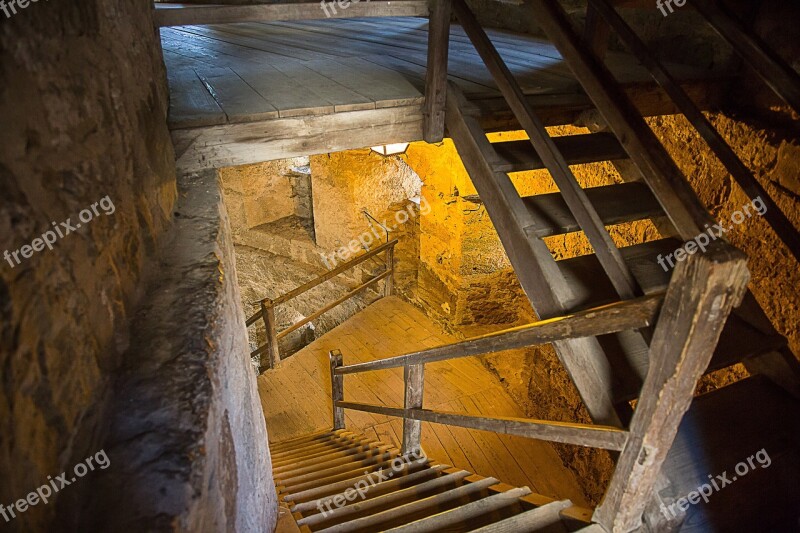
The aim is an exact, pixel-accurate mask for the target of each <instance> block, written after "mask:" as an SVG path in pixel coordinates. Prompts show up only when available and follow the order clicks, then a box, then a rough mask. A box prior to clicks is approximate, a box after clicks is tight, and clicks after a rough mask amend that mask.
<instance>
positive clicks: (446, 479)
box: [297, 470, 470, 526]
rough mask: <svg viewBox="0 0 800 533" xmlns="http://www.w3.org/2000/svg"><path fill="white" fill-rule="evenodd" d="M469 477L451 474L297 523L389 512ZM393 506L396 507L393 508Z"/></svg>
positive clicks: (457, 473)
mask: <svg viewBox="0 0 800 533" xmlns="http://www.w3.org/2000/svg"><path fill="white" fill-rule="evenodd" d="M469 475H470V473H469V472H467V471H466V470H461V471H459V472H453V473H451V474H445V475H442V476H439V477H435V478H433V479H430V480H427V481H425V482H423V483H420V484H418V485H412V486H410V487H406V488H403V489H400V490H396V491H393V492H390V493H388V494H382V495H381V496H376V497H375V498H370V499H365V500H363V501H359V502H355V503H353V504H350V505H345V506H343V507H338V508H335V509H333V510H331V511H330V512H328V513H327V514H322V513H320V514H314V515H311V516H308V517H305V518H302V519H301V520H299V521H298V522H297V523H298V525H301V526H302V525H309V526H312V525H313V526H316V525H319V524H323V523H325V522H334V523H339V524H341V523H342V521H343V519H347V518H348V517H353V516H354V515H359V514H362V513H364V512H365V511H369V510H374V509H381V510H380V511H379V512H384V511H388V510H390V509H393V508H394V507H398V506H399V505H396V504H401V505H405V504H407V503H411V502H414V501H417V500H418V498H419V496H420V495H422V494H425V493H426V492H428V491H435V490H441V489H442V488H443V487H447V486H452V485H454V484H457V483H458V481H460V480H462V479H464V478H465V477H468V476H469ZM393 505H394V507H392V506H393ZM375 514H378V513H375ZM370 516H371V515H370ZM354 519H357V518H354ZM351 521H352V520H351Z"/></svg>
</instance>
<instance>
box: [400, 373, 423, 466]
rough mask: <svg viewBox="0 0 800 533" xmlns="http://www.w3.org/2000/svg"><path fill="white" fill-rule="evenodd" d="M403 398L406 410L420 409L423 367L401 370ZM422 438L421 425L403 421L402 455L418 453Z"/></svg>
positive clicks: (408, 419) (406, 420) (407, 419)
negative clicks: (403, 389) (403, 383)
mask: <svg viewBox="0 0 800 533" xmlns="http://www.w3.org/2000/svg"><path fill="white" fill-rule="evenodd" d="M403 379H404V381H405V398H404V401H403V405H404V406H405V408H406V410H408V409H422V398H423V394H424V391H425V365H406V367H405V368H404V369H403ZM421 438H422V424H421V423H420V421H419V420H414V419H412V418H404V419H403V448H402V452H403V454H404V455H405V454H409V453H413V452H416V451H418V450H419V449H420V448H419V447H420V439H421Z"/></svg>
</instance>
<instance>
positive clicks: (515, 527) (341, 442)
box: [270, 430, 591, 533]
mask: <svg viewBox="0 0 800 533" xmlns="http://www.w3.org/2000/svg"><path fill="white" fill-rule="evenodd" d="M270 453H271V454H272V464H273V473H274V478H275V484H276V487H277V490H278V495H279V499H280V505H281V506H282V507H284V508H287V509H288V510H289V511H290V512H291V514H292V516H293V518H294V520H295V522H296V524H297V527H298V528H299V531H302V532H311V531H314V532H318V531H319V532H323V531H324V532H326V533H334V532H348V533H349V532H364V533H367V532H369V533H372V532H375V531H398V532H399V531H406V532H426V531H430V532H438V531H451V532H459V531H480V532H485V533H488V532H495V533H500V532H514V533H516V532H523V531H530V532H534V531H547V532H565V533H566V532H570V531H591V529H590V528H591V523H590V518H591V511H590V510H589V509H582V508H579V507H576V506H574V505H572V503H571V502H569V500H564V501H556V500H553V499H551V498H547V497H545V496H542V495H539V494H534V493H532V492H531V491H530V489H528V488H527V487H512V486H510V485H506V484H504V483H501V482H500V481H498V480H497V479H494V478H491V477H488V478H487V477H482V476H479V475H475V474H472V473H470V472H467V471H466V470H461V469H459V468H453V467H451V466H449V465H443V464H439V463H436V462H435V461H433V460H432V459H430V458H428V457H425V456H424V455H423V454H422V453H415V454H408V455H405V456H403V455H402V454H401V452H400V451H399V450H397V449H395V448H393V447H391V446H388V445H385V444H382V443H381V442H377V441H375V440H373V439H366V438H364V437H363V436H361V435H358V434H355V433H351V432H349V431H344V430H335V431H327V432H324V433H320V434H315V435H308V436H305V437H301V438H298V439H294V440H291V441H286V442H282V443H278V444H273V445H271V446H270Z"/></svg>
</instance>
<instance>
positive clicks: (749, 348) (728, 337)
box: [557, 238, 786, 402]
mask: <svg viewBox="0 0 800 533" xmlns="http://www.w3.org/2000/svg"><path fill="white" fill-rule="evenodd" d="M681 245H682V243H681V241H679V240H678V239H673V238H667V239H660V240H656V241H651V242H646V243H642V244H636V245H634V246H627V247H623V248H620V253H621V254H622V257H623V258H624V259H625V262H626V264H628V266H629V268H630V269H631V272H632V273H633V275H634V277H635V278H636V281H637V282H638V283H639V286H640V287H641V288H642V290H643V291H644V293H645V294H653V293H656V292H660V291H664V290H666V289H667V286H668V285H669V280H670V277H671V275H672V270H670V271H664V269H663V268H662V267H661V266H659V264H658V262H657V257H658V255H659V254H662V255H666V254H668V253H671V252H673V251H674V250H675V249H677V248H678V247H680V246H681ZM557 264H558V266H559V268H560V270H561V272H562V274H564V277H565V278H566V280H567V282H568V283H569V284H570V286H571V287H572V288H573V290H574V291H575V293H576V295H577V297H576V300H575V301H574V303H573V307H572V308H571V309H570V311H577V310H579V309H588V308H591V307H596V306H599V305H603V304H606V303H610V302H614V301H618V300H619V297H618V296H617V295H616V293H615V292H614V289H613V287H612V286H611V283H610V282H609V281H608V279H607V278H606V276H605V274H604V273H603V270H602V267H601V266H600V262H599V261H598V260H597V258H596V257H595V256H594V255H583V256H579V257H573V258H570V259H565V260H561V261H558V262H557ZM630 333H631V332H622V333H621V334H615V335H613V336H605V339H604V340H605V341H606V342H603V345H604V347H606V348H607V352H610V351H613V352H617V353H608V355H609V359H610V360H611V361H612V366H613V368H614V369H615V376H614V383H613V387H614V398H615V401H617V402H621V401H627V400H630V399H633V398H635V397H637V396H638V393H639V389H640V388H641V384H642V380H643V379H644V376H646V375H647V368H648V364H649V361H648V354H647V351H646V347H645V346H642V347H636V348H630V346H631V342H630V340H631V334H630ZM612 339H616V340H615V341H614V342H610V341H611V340H612ZM626 341H627V342H626ZM620 342H626V346H628V348H626V352H627V353H628V356H627V357H626V356H625V355H624V354H622V348H620V347H619V343H620ZM785 344H786V339H785V338H783V337H782V336H780V335H770V334H766V333H764V332H762V331H760V330H759V329H758V328H756V327H754V326H752V325H751V324H750V323H749V321H748V320H747V319H746V315H745V314H744V312H743V311H742V312H738V311H736V310H735V311H734V313H732V314H731V315H730V316H729V317H728V321H727V322H726V324H725V327H724V328H723V330H722V334H721V336H720V341H719V343H718V345H717V348H716V350H715V351H714V355H713V357H712V359H711V362H710V364H709V367H708V372H710V371H713V370H718V369H720V368H725V367H727V366H731V365H733V364H735V363H738V362H741V361H742V360H744V359H747V358H749V357H752V356H756V355H759V354H762V353H765V352H767V351H770V350H773V349H777V348H779V347H781V346H784V345H785ZM609 346H610V347H611V348H610V350H609V348H608V347H609Z"/></svg>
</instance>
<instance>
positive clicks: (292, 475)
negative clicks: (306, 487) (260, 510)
mask: <svg viewBox="0 0 800 533" xmlns="http://www.w3.org/2000/svg"><path fill="white" fill-rule="evenodd" d="M389 448H391V446H389V445H383V446H378V447H376V448H368V449H367V450H364V451H360V452H358V453H355V454H352V455H345V456H344V457H336V458H333V459H328V460H325V461H322V462H311V463H310V464H309V463H307V462H305V461H304V462H302V463H298V464H297V465H296V468H293V469H291V470H287V471H284V472H278V473H273V477H274V478H275V479H276V480H277V481H279V482H283V481H284V480H286V481H287V482H289V481H291V480H295V479H299V478H302V477H303V476H306V475H308V474H316V473H322V472H329V471H335V470H337V469H339V468H341V467H344V466H346V465H351V464H362V463H363V461H365V460H367V459H370V458H372V457H375V456H380V455H383V454H384V453H386V452H387V451H388V450H389Z"/></svg>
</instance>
